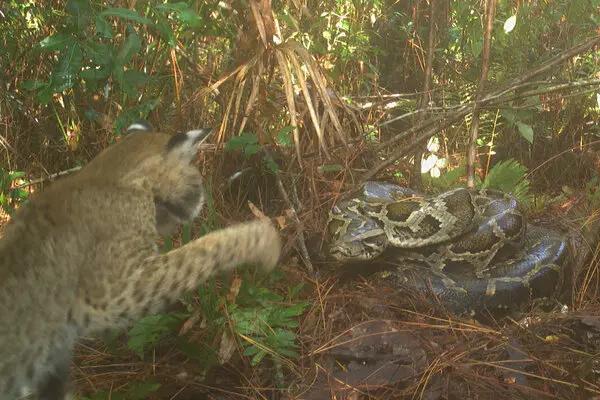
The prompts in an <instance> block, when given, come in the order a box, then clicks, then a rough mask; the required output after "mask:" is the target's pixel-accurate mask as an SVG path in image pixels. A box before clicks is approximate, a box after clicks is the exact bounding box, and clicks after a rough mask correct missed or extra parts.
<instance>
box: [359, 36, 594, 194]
mask: <svg viewBox="0 0 600 400" xmlns="http://www.w3.org/2000/svg"><path fill="white" fill-rule="evenodd" d="M598 43H600V35H597V36H595V37H593V38H592V39H590V40H587V41H586V42H584V43H582V44H580V45H577V46H574V47H572V48H570V49H567V50H565V51H563V52H562V53H560V54H559V55H557V56H556V57H554V58H552V59H550V60H548V61H547V62H546V63H544V64H543V65H542V66H539V67H537V68H534V69H532V70H530V71H528V72H525V73H524V74H523V75H522V76H521V77H519V78H516V79H513V80H512V81H511V82H510V83H508V84H506V85H504V87H503V88H501V89H497V90H495V91H492V92H491V93H489V94H488V95H486V96H484V97H483V98H482V99H481V100H479V101H476V102H478V103H480V106H481V105H488V104H489V103H490V102H492V101H494V100H498V101H500V100H499V99H500V98H501V97H502V96H504V95H505V94H506V93H508V92H510V91H512V90H514V88H515V87H516V86H518V85H522V84H523V83H524V82H525V81H526V80H527V79H531V78H533V77H534V76H536V75H538V74H540V73H543V72H546V71H547V70H549V69H550V68H551V67H553V66H555V65H557V64H560V63H561V62H563V61H565V60H567V59H569V58H571V57H574V56H576V55H577V54H580V53H582V52H584V51H586V50H589V49H590V48H592V47H593V46H595V45H596V44H598ZM474 103H475V102H471V103H468V104H465V105H464V106H462V107H461V108H458V109H457V110H456V111H454V112H453V113H447V114H445V115H442V116H440V117H436V118H431V119H429V120H427V121H423V123H422V124H419V125H417V126H413V127H412V128H410V129H408V130H406V131H404V132H401V133H399V134H398V135H396V136H394V137H393V138H391V139H390V140H388V141H386V142H384V143H381V144H380V145H378V146H377V147H376V148H375V150H376V151H377V150H381V149H383V148H385V147H388V146H390V145H391V144H394V143H396V142H398V141H399V140H401V139H404V138H406V137H407V136H409V135H411V134H412V133H414V132H419V131H423V133H421V134H420V135H418V136H417V138H416V139H415V140H414V141H413V142H412V143H411V144H409V145H408V146H406V147H403V148H399V149H397V150H396V151H394V152H393V153H392V154H390V155H388V156H387V158H386V160H384V161H382V162H380V163H379V164H377V165H376V166H375V167H373V168H372V169H371V170H370V171H368V172H367V173H365V174H364V175H363V176H362V177H361V178H360V179H359V182H358V183H359V184H360V183H362V182H365V181H366V180H369V179H371V178H372V177H373V176H375V175H376V174H377V173H378V172H379V171H381V170H382V169H384V168H386V167H388V166H389V165H391V164H393V163H394V162H396V160H398V159H400V158H401V157H404V156H406V155H407V154H410V153H411V152H412V151H414V149H415V148H416V147H417V146H418V145H419V144H420V143H421V142H423V141H425V140H427V139H429V138H430V137H431V136H433V135H435V134H436V133H437V132H438V131H439V130H440V129H443V128H446V127H447V126H450V125H451V124H452V123H454V122H455V121H457V120H459V119H460V118H462V117H464V116H465V115H468V114H469V112H470V110H471V109H472V108H473V104H474ZM426 128H429V129H427V130H425V129H426Z"/></svg>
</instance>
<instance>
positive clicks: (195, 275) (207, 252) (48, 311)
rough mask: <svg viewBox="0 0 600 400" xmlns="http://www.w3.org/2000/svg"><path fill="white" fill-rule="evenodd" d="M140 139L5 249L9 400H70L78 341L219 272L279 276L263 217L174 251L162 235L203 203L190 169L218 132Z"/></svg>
mask: <svg viewBox="0 0 600 400" xmlns="http://www.w3.org/2000/svg"><path fill="white" fill-rule="evenodd" d="M129 131H131V133H130V134H129V135H127V136H126V137H125V138H124V139H123V140H121V141H120V142H119V143H117V144H115V145H112V146H110V147H109V148H107V149H106V150H105V151H103V152H102V153H100V154H99V155H98V156H97V157H96V158H95V159H93V160H92V161H91V162H90V163H89V164H88V165H87V166H85V167H84V168H83V169H82V170H81V171H79V172H77V173H76V174H75V175H73V176H70V177H67V178H63V179H62V180H59V181H57V182H56V183H54V184H52V185H51V186H50V187H49V188H48V189H46V190H44V191H42V192H41V193H40V194H39V195H37V196H34V198H33V199H32V200H31V202H30V203H29V204H27V205H25V206H23V207H21V208H20V209H19V210H18V212H17V213H16V215H15V217H14V218H13V220H12V221H11V222H10V223H9V224H8V226H7V227H6V229H5V234H4V237H3V238H2V240H0V400H14V399H17V398H20V396H21V395H22V391H23V388H24V387H27V388H31V390H33V392H34V394H35V395H36V396H37V397H38V398H39V399H44V400H58V399H61V400H62V399H64V398H66V395H67V386H68V375H69V367H70V362H71V358H72V357H71V354H72V348H73V345H74V343H75V341H76V340H77V338H78V337H79V336H82V335H94V334H97V333H101V332H104V331H106V330H112V329H115V328H117V329H118V328H121V327H124V326H126V325H127V324H129V323H130V322H131V321H133V320H135V319H137V318H140V317H141V316H144V315H146V314H149V313H155V312H157V311H159V310H160V309H161V308H163V307H164V306H165V305H167V304H168V303H170V302H173V301H175V300H177V299H178V298H179V297H180V296H181V295H182V294H183V293H184V292H185V291H188V290H191V289H193V288H195V287H196V286H197V285H198V284H199V283H201V282H202V281H205V280H206V279H207V278H208V277H210V276H211V275H213V274H214V273H216V272H218V271H223V270H229V269H231V268H233V267H235V266H236V265H239V264H244V263H256V264H258V265H261V266H263V267H264V268H266V269H267V270H269V269H271V268H273V267H274V266H275V264H276V263H277V261H278V259H279V255H280V249H281V242H280V238H279V235H278V233H277V231H276V230H275V228H274V227H273V226H272V225H271V224H270V223H269V222H268V221H263V220H257V221H253V222H247V223H242V224H239V225H234V226H231V227H229V228H225V229H222V230H218V231H215V232H212V233H210V234H207V235H206V236H203V237H201V238H200V239H197V240H194V241H192V242H190V243H188V244H186V245H184V246H182V247H180V248H178V249H175V250H172V251H170V252H168V253H166V254H160V253H159V252H158V247H157V245H156V242H157V239H158V238H159V233H161V234H167V233H169V232H171V231H172V230H173V228H174V227H176V226H177V225H178V224H180V223H182V222H185V221H189V220H191V219H193V218H194V217H196V216H197V215H198V213H199V211H200V209H201V207H202V204H203V198H204V194H203V187H202V182H201V177H200V173H199V171H198V170H197V168H195V167H193V166H192V165H191V161H192V159H193V158H194V156H195V154H196V152H197V150H198V146H199V144H200V143H201V142H202V141H203V140H204V139H205V137H206V135H207V134H208V132H209V130H206V129H205V130H195V131H189V132H187V133H179V134H177V135H174V136H170V135H167V134H163V133H158V132H153V131H152V130H151V129H150V128H149V126H148V125H145V124H134V125H132V126H131V127H130V129H129Z"/></svg>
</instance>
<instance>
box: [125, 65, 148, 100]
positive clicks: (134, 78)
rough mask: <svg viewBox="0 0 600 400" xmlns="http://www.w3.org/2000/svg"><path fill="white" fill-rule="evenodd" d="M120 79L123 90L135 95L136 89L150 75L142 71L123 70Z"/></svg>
mask: <svg viewBox="0 0 600 400" xmlns="http://www.w3.org/2000/svg"><path fill="white" fill-rule="evenodd" d="M121 76H122V79H121V80H120V82H119V83H120V84H121V86H122V88H123V91H124V92H125V93H127V94H128V95H130V96H132V97H135V95H136V93H137V89H138V88H140V87H142V86H144V85H145V84H146V83H147V82H148V80H149V79H150V77H149V76H148V75H146V74H145V73H144V72H142V71H134V70H130V71H125V72H124V73H123V74H122V75H121Z"/></svg>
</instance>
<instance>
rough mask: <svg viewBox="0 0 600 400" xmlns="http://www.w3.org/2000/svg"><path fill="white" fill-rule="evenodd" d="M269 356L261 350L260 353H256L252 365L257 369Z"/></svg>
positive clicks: (251, 361)
mask: <svg viewBox="0 0 600 400" xmlns="http://www.w3.org/2000/svg"><path fill="white" fill-rule="evenodd" d="M266 355H267V353H266V352H265V351H264V350H260V351H259V352H258V353H256V354H255V355H254V357H252V360H250V364H251V365H252V366H253V367H255V366H257V365H258V364H260V362H261V361H262V360H263V358H265V356H266Z"/></svg>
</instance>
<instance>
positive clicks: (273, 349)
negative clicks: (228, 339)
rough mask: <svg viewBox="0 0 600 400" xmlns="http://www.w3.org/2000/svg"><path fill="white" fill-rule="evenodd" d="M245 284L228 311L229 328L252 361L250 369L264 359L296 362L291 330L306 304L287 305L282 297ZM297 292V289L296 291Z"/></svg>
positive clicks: (245, 282) (294, 335)
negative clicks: (287, 358)
mask: <svg viewBox="0 0 600 400" xmlns="http://www.w3.org/2000/svg"><path fill="white" fill-rule="evenodd" d="M248 282H249V281H248V280H244V283H243V285H242V288H241V289H240V293H239V295H238V299H237V304H231V305H228V307H227V309H228V312H229V315H230V317H231V322H232V327H233V329H234V331H235V333H236V334H237V335H239V336H240V337H241V339H242V344H243V347H244V355H246V356H249V357H251V364H252V365H253V366H255V365H258V364H259V363H260V362H261V361H262V360H263V358H264V357H265V356H267V355H269V356H270V357H274V358H279V357H291V358H296V357H297V356H298V354H297V351H296V349H297V345H296V334H295V332H294V330H295V328H297V327H298V322H297V317H299V316H300V315H302V313H304V310H305V309H306V307H307V306H308V303H307V302H298V303H295V304H286V302H285V299H284V298H283V297H282V296H280V295H278V294H276V293H274V292H272V291H270V290H269V289H266V288H263V287H257V286H255V285H253V284H249V283H248ZM300 289H301V287H297V288H296V289H295V291H299V290H300ZM293 292H294V290H293V291H292V292H291V293H293Z"/></svg>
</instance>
